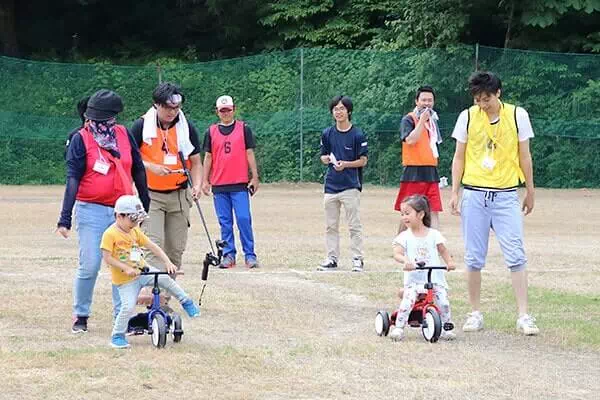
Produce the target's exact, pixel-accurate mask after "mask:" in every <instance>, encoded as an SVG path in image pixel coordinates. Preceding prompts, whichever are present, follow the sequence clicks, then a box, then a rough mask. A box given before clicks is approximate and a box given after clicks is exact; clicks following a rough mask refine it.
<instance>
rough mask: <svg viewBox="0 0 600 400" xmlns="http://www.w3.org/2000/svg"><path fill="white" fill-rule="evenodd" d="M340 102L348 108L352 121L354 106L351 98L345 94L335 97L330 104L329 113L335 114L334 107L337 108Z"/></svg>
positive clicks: (349, 117)
mask: <svg viewBox="0 0 600 400" xmlns="http://www.w3.org/2000/svg"><path fill="white" fill-rule="evenodd" d="M340 102H342V104H343V105H344V107H346V110H348V119H350V120H351V119H352V109H353V108H354V107H353V105H352V99H351V98H350V97H349V96H344V95H343V94H341V95H339V96H335V97H334V98H333V99H331V101H330V102H329V113H333V107H335V106H337V105H338V104H339V103H340Z"/></svg>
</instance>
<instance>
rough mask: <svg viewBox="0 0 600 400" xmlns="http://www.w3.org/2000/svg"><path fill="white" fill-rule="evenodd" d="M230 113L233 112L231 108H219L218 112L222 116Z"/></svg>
mask: <svg viewBox="0 0 600 400" xmlns="http://www.w3.org/2000/svg"><path fill="white" fill-rule="evenodd" d="M232 111H233V110H232V109H231V108H221V109H219V112H220V113H223V114H227V113H230V112H232Z"/></svg>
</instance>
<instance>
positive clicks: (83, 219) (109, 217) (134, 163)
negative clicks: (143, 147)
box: [57, 89, 150, 333]
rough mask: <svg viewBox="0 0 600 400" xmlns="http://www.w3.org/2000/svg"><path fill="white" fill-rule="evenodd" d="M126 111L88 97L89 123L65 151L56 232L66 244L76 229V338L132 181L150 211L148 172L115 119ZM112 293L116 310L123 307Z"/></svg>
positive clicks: (112, 97)
mask: <svg viewBox="0 0 600 400" xmlns="http://www.w3.org/2000/svg"><path fill="white" fill-rule="evenodd" d="M122 110H123V101H122V100H121V97H120V96H119V95H118V94H116V93H115V92H113V91H110V90H106V89H102V90H99V91H98V92H96V93H95V94H94V95H93V96H92V97H90V99H89V101H88V104H87V110H86V111H85V114H84V116H85V123H84V126H83V127H82V128H81V130H79V132H78V133H76V134H75V135H73V137H72V138H71V142H70V144H69V147H68V150H67V182H66V187H65V195H64V199H63V204H62V211H61V214H60V219H59V221H58V224H57V227H58V229H57V231H58V233H60V234H61V235H62V236H63V237H64V238H67V237H68V236H69V233H70V230H71V214H72V211H73V207H75V229H77V232H78V235H79V268H78V269H77V275H76V277H75V282H74V284H73V327H72V332H73V333H80V332H87V320H88V317H89V315H90V309H91V305H92V296H93V293H94V286H95V284H96V278H97V277H98V271H99V270H100V265H101V262H102V253H101V251H100V240H101V239H102V234H103V233H104V231H105V230H106V229H107V228H108V227H109V226H110V225H112V224H113V223H114V221H115V216H114V210H113V207H114V205H115V202H116V201H117V199H118V198H119V197H120V196H122V195H125V194H132V193H133V189H132V180H133V182H135V186H136V188H137V191H138V194H139V196H140V199H141V201H142V203H143V204H144V208H145V209H146V211H147V210H148V208H149V206H150V198H149V196H148V188H147V186H146V171H145V169H144V164H143V163H142V158H141V156H140V152H139V149H138V147H137V145H136V144H135V141H134V140H133V138H132V137H131V135H130V134H129V132H128V131H127V129H126V128H125V127H124V126H122V125H117V123H116V119H115V117H116V115H117V114H118V113H119V112H121V111H122ZM119 303H120V300H119V297H118V294H117V293H116V292H115V291H114V290H113V306H115V307H117V308H116V309H117V310H118V307H119Z"/></svg>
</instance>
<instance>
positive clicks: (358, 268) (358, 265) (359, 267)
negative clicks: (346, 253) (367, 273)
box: [352, 258, 365, 272]
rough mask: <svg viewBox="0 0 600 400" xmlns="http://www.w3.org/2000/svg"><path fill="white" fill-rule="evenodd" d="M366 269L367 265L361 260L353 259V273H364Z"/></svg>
mask: <svg viewBox="0 0 600 400" xmlns="http://www.w3.org/2000/svg"><path fill="white" fill-rule="evenodd" d="M364 268H365V263H364V261H363V260H362V259H360V258H353V259H352V271H354V272H362V271H363V270H364Z"/></svg>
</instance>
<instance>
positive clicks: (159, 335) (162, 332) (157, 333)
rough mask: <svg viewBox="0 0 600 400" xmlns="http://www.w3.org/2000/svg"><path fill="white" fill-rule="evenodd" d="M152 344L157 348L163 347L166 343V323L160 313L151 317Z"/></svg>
mask: <svg viewBox="0 0 600 400" xmlns="http://www.w3.org/2000/svg"><path fill="white" fill-rule="evenodd" d="M152 344H153V345H154V346H155V347H157V348H161V347H165V344H167V324H166V323H165V317H163V316H162V314H160V313H156V314H154V316H153V317H152Z"/></svg>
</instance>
